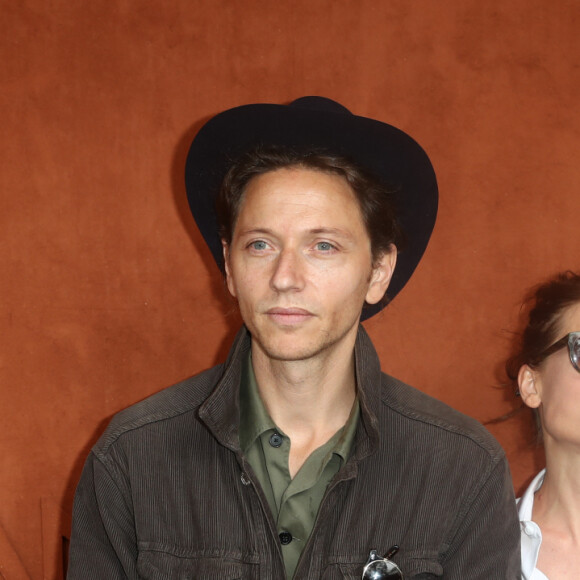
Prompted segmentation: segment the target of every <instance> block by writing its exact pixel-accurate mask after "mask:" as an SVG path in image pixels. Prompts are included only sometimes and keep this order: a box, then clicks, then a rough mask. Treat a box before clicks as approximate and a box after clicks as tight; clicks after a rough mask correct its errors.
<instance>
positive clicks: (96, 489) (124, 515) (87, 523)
mask: <svg viewBox="0 0 580 580" xmlns="http://www.w3.org/2000/svg"><path fill="white" fill-rule="evenodd" d="M113 472H114V469H113V470H112V469H111V467H109V469H107V467H106V466H105V465H104V464H103V463H102V462H101V460H100V459H99V458H98V457H97V456H96V455H95V454H94V453H91V454H90V455H89V457H88V459H87V462H86V464H85V467H84V469H83V473H82V476H81V479H80V482H79V484H78V487H77V490H76V495H75V500H74V507H73V524H72V534H71V542H70V550H69V566H68V573H67V580H90V579H93V578H94V579H101V578H107V580H121V579H123V580H133V579H137V578H139V575H138V573H137V554H138V551H137V541H136V532H135V524H134V517H133V509H132V504H131V496H130V489H129V486H128V483H124V481H123V480H124V478H123V477H122V476H120V475H119V474H118V473H117V474H115V475H113Z"/></svg>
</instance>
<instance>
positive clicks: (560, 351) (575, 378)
mask: <svg viewBox="0 0 580 580" xmlns="http://www.w3.org/2000/svg"><path fill="white" fill-rule="evenodd" d="M530 302H531V310H530V311H529V320H528V324H527V326H526V328H525V331H524V333H523V337H522V344H521V349H520V352H519V353H518V354H517V355H516V356H514V357H513V358H512V359H511V360H510V361H509V362H508V364H507V371H508V375H509V376H510V378H511V379H512V380H513V381H514V382H516V383H517V385H518V389H519V393H520V395H521V397H522V400H523V402H524V403H525V404H526V405H527V406H528V407H530V408H531V409H532V410H533V411H534V414H535V415H536V418H537V420H538V421H539V425H540V428H541V436H542V438H543V443H544V449H545V453H546V468H545V469H544V470H542V471H541V472H540V473H538V475H537V476H536V477H535V478H534V480H533V481H532V483H531V484H530V486H529V487H528V489H527V490H526V492H525V493H524V495H523V496H522V497H521V498H520V499H519V500H518V511H519V515H520V525H521V534H522V536H521V537H522V576H523V578H524V580H546V579H548V578H549V580H558V579H561V578H575V579H577V578H580V275H578V274H575V273H573V272H566V273H563V274H560V275H558V276H557V277H555V278H554V279H552V280H550V281H549V282H547V283H545V284H543V285H541V286H539V287H538V288H537V289H536V291H535V292H534V294H533V295H532V297H531V301H530Z"/></svg>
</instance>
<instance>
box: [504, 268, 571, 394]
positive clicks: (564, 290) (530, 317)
mask: <svg viewBox="0 0 580 580" xmlns="http://www.w3.org/2000/svg"><path fill="white" fill-rule="evenodd" d="M575 304H580V275H579V274H576V273H574V272H572V271H570V270H568V271H567V272H562V273H560V274H558V275H556V276H555V277H553V278H551V279H550V280H548V281H547V282H544V283H543V284H540V285H539V286H536V287H535V288H533V289H532V291H531V292H530V294H529V295H528V296H527V298H526V300H525V302H524V305H523V307H524V310H525V311H526V312H527V321H526V325H525V328H524V331H523V333H522V335H521V340H520V341H519V344H518V349H517V352H516V353H515V354H514V355H513V356H511V357H510V358H509V359H508V361H507V362H506V367H505V368H506V373H507V376H508V377H509V379H510V380H511V381H512V383H513V384H515V385H516V387H517V380H518V372H519V370H520V368H521V366H522V365H525V364H527V365H529V366H530V367H531V368H536V367H537V366H538V365H539V364H541V363H542V361H543V360H544V358H545V355H544V352H545V351H546V349H548V347H550V346H551V345H552V344H554V343H555V342H556V341H557V340H559V339H560V338H562V337H561V336H559V335H558V333H559V332H561V330H560V322H561V320H562V316H563V314H564V312H565V311H566V310H567V309H568V308H569V307H570V306H574V305H575Z"/></svg>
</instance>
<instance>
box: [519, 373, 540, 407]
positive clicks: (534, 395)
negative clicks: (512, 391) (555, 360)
mask: <svg viewBox="0 0 580 580" xmlns="http://www.w3.org/2000/svg"><path fill="white" fill-rule="evenodd" d="M540 383H541V379H540V376H539V374H538V372H537V371H535V370H534V369H533V368H532V367H530V366H528V365H522V366H521V367H520V370H519V372H518V387H519V391H520V395H521V397H522V401H523V402H524V403H525V404H526V405H527V406H528V407H530V408H531V409H537V408H538V407H539V406H540V404H541V403H542V393H541V388H540V386H541V384H540Z"/></svg>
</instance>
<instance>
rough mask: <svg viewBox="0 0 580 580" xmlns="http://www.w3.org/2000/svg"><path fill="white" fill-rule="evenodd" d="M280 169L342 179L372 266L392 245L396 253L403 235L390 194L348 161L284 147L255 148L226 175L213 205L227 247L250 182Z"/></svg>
mask: <svg viewBox="0 0 580 580" xmlns="http://www.w3.org/2000/svg"><path fill="white" fill-rule="evenodd" d="M284 168H302V169H313V170H315V171H321V172H323V173H327V174H331V175H338V176H339V177H342V178H344V179H345V181H346V182H347V183H348V184H349V186H350V187H351V189H352V191H353V192H354V194H355V196H356V199H357V201H358V204H359V207H360V210H361V214H362V217H363V221H364V224H365V228H366V230H367V233H368V235H369V238H370V241H371V253H372V258H373V262H376V260H378V259H379V258H380V257H381V255H383V254H384V253H387V252H389V251H390V249H391V244H395V245H396V246H397V247H398V248H399V249H400V247H401V245H402V242H403V234H402V231H401V229H400V226H399V224H398V220H397V216H396V211H395V207H394V203H393V199H392V197H393V196H392V194H393V190H392V189H391V188H390V187H388V186H387V185H385V184H383V183H382V182H381V181H380V180H378V179H377V178H375V177H374V176H373V175H371V174H369V173H368V172H367V171H366V170H365V169H363V168H361V167H360V166H358V165H356V164H355V163H353V162H352V161H351V160H349V159H346V158H344V157H341V156H339V155H335V154H333V153H328V152H326V151H312V150H308V151H304V152H303V151H297V150H294V149H289V148H286V147H259V148H257V149H253V150H251V151H249V152H248V153H246V154H244V155H242V156H241V157H240V158H239V159H238V160H237V161H235V162H234V163H233V164H232V166H231V167H230V169H229V171H228V173H227V174H226V176H225V178H224V180H223V183H222V186H221V189H220V192H219V194H218V197H217V201H216V211H217V219H218V225H219V234H220V237H221V238H222V240H224V241H225V242H226V243H227V244H230V243H231V241H232V236H233V233H234V228H235V225H236V221H237V218H238V215H239V212H240V207H241V204H242V201H243V198H244V193H245V191H246V188H247V186H248V184H249V183H250V181H251V180H252V179H253V178H254V177H257V176H258V175H263V174H264V173H269V172H271V171H276V170H277V169H284Z"/></svg>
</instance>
